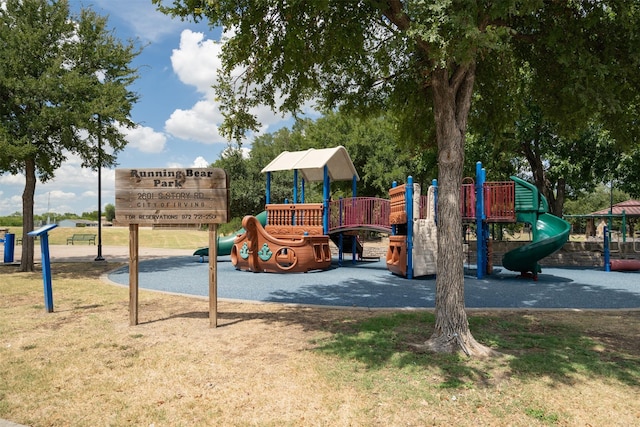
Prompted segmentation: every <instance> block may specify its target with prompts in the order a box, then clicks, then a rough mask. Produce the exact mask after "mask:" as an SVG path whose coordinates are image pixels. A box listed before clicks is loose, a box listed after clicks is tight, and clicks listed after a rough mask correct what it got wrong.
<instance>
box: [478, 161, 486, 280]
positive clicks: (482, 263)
mask: <svg viewBox="0 0 640 427" xmlns="http://www.w3.org/2000/svg"><path fill="white" fill-rule="evenodd" d="M483 171H484V169H483V168H482V162H477V163H476V258H477V261H476V264H477V266H476V267H477V271H476V277H477V278H478V279H482V278H483V277H484V272H485V270H486V269H487V259H486V258H485V253H486V251H485V250H484V246H485V243H484V226H483V224H484V191H483V190H484V177H485V175H484V173H483Z"/></svg>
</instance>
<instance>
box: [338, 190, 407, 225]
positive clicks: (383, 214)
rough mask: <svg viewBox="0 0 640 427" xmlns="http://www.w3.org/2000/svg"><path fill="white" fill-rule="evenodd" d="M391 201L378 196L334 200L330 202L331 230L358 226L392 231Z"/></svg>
mask: <svg viewBox="0 0 640 427" xmlns="http://www.w3.org/2000/svg"><path fill="white" fill-rule="evenodd" d="M391 203H392V202H391V201H389V200H387V199H380V198H377V197H351V198H344V199H339V200H332V201H331V202H330V203H329V212H330V213H331V215H330V217H329V231H334V230H340V229H344V230H347V229H358V228H368V229H376V230H380V231H390V230H391V225H390V222H389V218H390V211H391ZM403 209H404V208H403Z"/></svg>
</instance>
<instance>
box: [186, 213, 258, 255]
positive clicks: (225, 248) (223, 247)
mask: <svg viewBox="0 0 640 427" xmlns="http://www.w3.org/2000/svg"><path fill="white" fill-rule="evenodd" d="M256 218H258V221H259V222H260V224H262V226H263V227H264V226H265V224H266V223H267V211H262V212H260V213H259V214H258V215H256ZM242 233H244V228H241V229H240V230H238V231H236V232H235V233H233V234H231V235H230V236H225V237H218V256H224V255H231V248H232V247H233V241H234V240H235V239H236V236H237V235H238V234H242ZM193 254H194V255H198V256H199V257H200V258H201V260H202V259H204V257H206V256H209V247H208V246H207V247H204V248H199V249H196V251H195V252H194V253H193Z"/></svg>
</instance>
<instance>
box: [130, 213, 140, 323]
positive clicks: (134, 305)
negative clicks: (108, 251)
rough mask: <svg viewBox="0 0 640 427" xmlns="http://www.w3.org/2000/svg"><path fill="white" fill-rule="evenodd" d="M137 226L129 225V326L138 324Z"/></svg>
mask: <svg viewBox="0 0 640 427" xmlns="http://www.w3.org/2000/svg"><path fill="white" fill-rule="evenodd" d="M138 261H139V260H138V224H131V225H129V325H131V326H135V325H137V324H138Z"/></svg>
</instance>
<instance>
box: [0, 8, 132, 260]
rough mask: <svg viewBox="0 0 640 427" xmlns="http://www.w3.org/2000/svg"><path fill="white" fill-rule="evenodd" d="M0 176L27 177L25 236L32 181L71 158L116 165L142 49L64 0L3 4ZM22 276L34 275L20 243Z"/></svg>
mask: <svg viewBox="0 0 640 427" xmlns="http://www.w3.org/2000/svg"><path fill="white" fill-rule="evenodd" d="M0 40H2V43H0V55H1V56H2V58H3V59H2V61H0V100H1V101H2V102H0V172H9V173H12V174H19V173H23V174H24V175H25V189H24V192H23V197H22V205H23V206H22V208H23V219H24V222H23V235H25V236H26V235H27V232H29V231H31V230H33V225H34V224H33V197H34V193H35V186H36V176H37V177H38V178H39V179H40V180H41V181H42V182H44V181H47V180H48V179H51V178H52V177H53V176H54V174H55V171H56V169H58V168H59V167H60V165H61V164H62V162H63V161H64V160H65V159H66V157H67V156H68V155H69V154H75V155H78V156H80V158H81V159H82V161H83V166H85V167H91V168H96V167H98V166H99V165H102V166H110V165H113V164H114V163H115V159H116V154H117V153H118V151H120V150H122V149H123V148H124V146H125V145H126V143H127V141H126V140H125V138H124V135H123V134H122V132H121V131H120V129H121V128H120V127H121V126H125V127H131V126H133V123H132V121H131V119H130V117H129V113H130V111H131V108H132V105H133V103H134V102H135V101H136V99H137V96H136V95H135V94H134V93H133V92H131V91H130V90H129V89H128V86H129V85H130V84H131V83H132V82H133V81H134V80H135V79H136V77H137V73H136V70H135V69H133V68H131V65H130V64H131V61H132V60H133V58H134V57H135V56H136V55H137V54H138V52H139V50H138V49H137V48H136V47H135V45H134V43H133V42H127V43H123V42H121V41H120V40H118V39H117V38H116V37H115V36H114V35H113V33H112V32H111V31H110V30H109V29H108V28H107V20H106V18H104V17H101V16H99V15H97V14H96V13H95V12H93V11H91V10H89V9H82V11H81V12H80V14H79V15H78V16H74V15H71V14H70V11H69V5H68V2H67V1H66V0H60V1H48V0H6V1H5V2H4V7H0ZM21 269H22V270H23V271H29V270H32V269H33V242H32V240H31V239H25V243H24V245H23V249H22V258H21Z"/></svg>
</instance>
